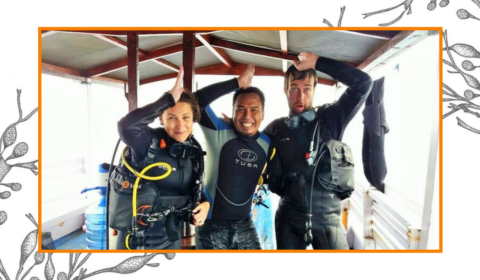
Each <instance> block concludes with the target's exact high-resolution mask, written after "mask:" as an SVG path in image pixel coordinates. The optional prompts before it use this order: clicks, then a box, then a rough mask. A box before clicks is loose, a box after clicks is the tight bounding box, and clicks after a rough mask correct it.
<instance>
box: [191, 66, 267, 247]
mask: <svg viewBox="0 0 480 280" xmlns="http://www.w3.org/2000/svg"><path fill="white" fill-rule="evenodd" d="M254 70H255V67H254V66H253V65H249V66H248V67H247V68H246V69H245V71H244V72H243V73H242V74H241V75H240V76H239V77H238V79H232V80H228V81H225V82H222V83H218V84H214V85H211V86H208V87H206V88H204V89H201V90H199V91H197V92H196V93H195V95H196V96H197V99H198V103H199V104H200V107H201V108H202V117H201V120H200V125H201V127H202V130H203V133H204V135H205V139H206V147H207V160H206V168H205V170H206V172H205V175H206V182H205V189H204V192H205V196H206V197H207V199H208V201H210V205H211V207H210V211H209V213H208V217H207V220H206V221H205V224H204V225H203V226H202V227H199V228H197V232H196V244H197V248H198V249H244V250H245V249H261V247H260V242H259V239H258V235H257V233H256V231H255V227H254V225H253V221H252V219H251V207H252V199H253V194H254V192H255V189H256V186H257V182H258V180H259V178H260V175H261V173H262V171H263V168H264V166H265V163H266V160H267V152H268V148H269V144H270V139H269V138H268V136H267V135H266V134H263V133H260V132H259V131H258V128H259V126H260V124H261V122H262V120H263V110H264V106H265V98H264V95H263V93H262V91H260V90H259V89H258V88H255V87H250V84H251V81H252V77H253V73H254ZM233 91H235V94H234V96H233V119H232V120H231V122H225V121H224V120H223V119H222V118H219V117H217V116H216V115H215V113H214V112H213V111H212V109H211V108H210V106H209V104H210V103H212V102H213V101H214V100H216V99H217V98H219V97H220V96H222V95H225V94H227V93H230V92H233ZM218 93H223V94H218Z"/></svg>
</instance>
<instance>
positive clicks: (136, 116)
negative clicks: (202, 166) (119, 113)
mask: <svg viewBox="0 0 480 280" xmlns="http://www.w3.org/2000/svg"><path fill="white" fill-rule="evenodd" d="M173 106H175V100H174V99H173V97H172V95H171V94H170V93H166V94H165V95H164V96H162V97H161V98H159V99H158V100H157V101H155V102H153V103H151V104H149V105H146V106H144V107H142V108H138V109H136V110H134V111H131V112H130V113H128V114H127V115H126V116H125V117H124V118H122V119H121V120H120V121H119V122H118V133H119V134H120V138H121V139H122V141H123V142H124V143H125V144H127V146H128V147H129V151H128V155H127V156H128V159H129V163H131V165H132V166H135V167H137V172H140V171H141V170H142V168H144V165H145V161H147V158H149V157H153V158H151V159H149V161H150V162H166V163H168V164H169V165H170V166H171V167H172V172H171V173H170V175H169V176H168V177H166V178H165V179H162V180H158V181H149V180H143V179H142V183H141V184H143V185H141V187H140V188H139V191H138V197H137V200H138V202H137V206H138V209H139V210H138V211H137V213H138V212H140V213H143V212H151V208H150V207H158V204H161V203H162V202H163V203H165V201H168V202H167V204H169V203H173V204H175V203H177V204H178V203H180V204H185V205H184V206H188V203H191V200H189V198H192V197H193V195H194V194H193V189H194V177H195V176H194V175H195V174H194V168H197V166H195V165H196V162H195V161H193V160H191V159H189V158H175V157H173V156H172V155H171V154H170V148H171V147H172V145H173V144H175V143H178V142H177V141H175V140H174V139H173V138H171V137H170V136H169V135H168V134H167V133H166V131H165V130H164V129H163V128H157V129H152V128H150V127H148V124H150V123H152V122H153V121H154V120H155V119H157V118H158V117H159V116H160V115H161V114H163V112H164V111H165V110H167V109H168V108H170V107H173ZM152 140H155V142H153V143H156V144H155V145H154V146H155V147H151V143H152ZM193 141H194V139H193V137H189V138H188V139H187V140H186V141H185V142H184V143H186V144H193V143H192V142H193ZM159 143H160V144H159ZM149 153H150V155H149ZM121 164H122V163H120V166H121ZM115 172H118V169H117V170H115ZM127 172H128V171H127ZM164 173H165V169H164V168H163V167H162V166H159V167H155V168H153V169H151V170H149V171H148V172H147V173H146V175H147V176H160V175H163V174H164ZM116 175H117V173H114V175H113V176H112V177H113V180H115V177H116ZM129 175H131V174H129ZM118 176H120V175H118ZM120 178H121V176H120ZM119 183H120V184H116V185H117V186H120V187H121V186H122V184H121V182H119ZM146 184H149V186H148V187H147V186H146ZM127 185H128V184H127ZM124 187H125V186H124ZM126 187H127V188H128V187H129V186H126ZM114 191H115V192H116V193H119V192H121V191H122V190H111V193H112V192H114ZM114 195H115V194H114ZM115 199H117V200H118V199H124V201H123V203H125V204H127V205H128V203H130V204H131V203H132V196H131V195H130V196H125V195H123V196H122V194H121V193H120V194H119V195H117V196H116V198H115ZM142 201H151V204H152V205H148V206H147V205H143V204H144V203H142ZM179 201H180V202H179ZM119 204H121V203H120V202H117V203H115V201H114V202H112V199H111V202H110V207H111V208H112V209H110V210H111V211H110V212H111V213H110V221H111V223H110V224H116V225H123V224H124V223H123V222H122V220H124V219H125V217H124V216H125V215H126V216H128V215H130V216H129V219H128V220H127V221H128V222H127V225H129V224H130V223H131V222H130V221H131V219H132V216H131V212H130V211H131V210H129V211H122V214H121V215H120V213H119V212H120V211H119V210H118V209H119V208H121V205H119ZM165 206H166V207H168V206H170V205H165ZM176 206H178V207H181V206H182V205H176ZM146 207H148V208H146ZM127 208H128V207H125V209H127ZM130 209H131V208H130ZM120 216H121V217H120ZM140 218H141V219H143V220H141V219H140V221H139V223H140V224H144V225H148V226H147V229H146V231H145V238H144V239H142V246H141V247H142V248H141V249H180V248H181V241H180V238H179V237H180V236H181V235H180V234H181V227H180V221H181V220H182V218H185V215H184V217H173V216H172V217H170V218H167V219H166V220H159V221H156V222H154V223H148V222H147V221H146V220H145V219H144V218H143V217H140ZM126 235H127V230H125V228H123V227H122V228H120V229H119V231H118V238H117V247H116V248H117V249H126V244H125V238H126ZM132 249H138V248H132Z"/></svg>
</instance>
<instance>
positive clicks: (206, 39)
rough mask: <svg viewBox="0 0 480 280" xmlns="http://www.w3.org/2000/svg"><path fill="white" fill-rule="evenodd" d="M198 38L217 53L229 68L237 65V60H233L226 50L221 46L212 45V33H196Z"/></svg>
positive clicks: (211, 50)
mask: <svg viewBox="0 0 480 280" xmlns="http://www.w3.org/2000/svg"><path fill="white" fill-rule="evenodd" d="M196 37H197V39H198V40H199V41H200V42H202V44H203V45H204V46H205V47H207V49H208V50H209V51H210V52H211V53H212V54H213V55H215V56H216V57H217V58H218V59H219V60H220V61H221V62H222V63H223V64H225V66H227V67H228V68H233V67H234V66H235V62H233V61H232V60H231V59H230V57H228V55H227V53H226V52H225V50H223V49H221V48H216V47H213V46H212V45H210V35H201V34H197V35H196Z"/></svg>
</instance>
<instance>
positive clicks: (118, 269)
mask: <svg viewBox="0 0 480 280" xmlns="http://www.w3.org/2000/svg"><path fill="white" fill-rule="evenodd" d="M26 216H27V217H28V219H29V220H30V221H31V222H32V223H33V224H34V225H35V227H37V228H38V225H37V222H36V221H35V219H34V218H33V216H32V214H28V215H26ZM37 236H38V229H36V230H33V231H31V232H30V233H28V234H27V236H26V237H25V239H24V240H23V242H22V245H21V246H20V253H21V256H20V264H19V268H18V272H17V276H16V277H15V280H19V279H20V280H23V279H24V278H25V277H27V276H28V274H29V273H30V272H31V270H32V269H33V267H34V266H36V265H40V264H42V263H43V261H44V260H45V254H44V253H39V252H38V251H37V252H35V254H34V260H35V263H34V264H33V265H32V266H31V267H30V268H29V269H28V270H27V271H26V272H25V273H24V274H23V276H22V275H21V274H22V272H23V268H24V265H25V262H26V261H27V260H28V258H29V257H30V256H31V255H32V253H33V251H34V249H35V248H36V247H37ZM2 252H6V251H2ZM56 255H61V256H67V254H56ZM68 255H69V262H68V264H69V271H68V274H67V273H65V272H63V271H62V272H59V273H58V275H57V279H58V280H71V279H73V280H82V279H86V278H89V277H92V276H95V275H98V274H102V273H107V272H111V273H119V274H130V273H134V272H137V271H139V270H140V269H142V268H143V267H144V266H150V267H158V266H159V265H160V264H159V263H149V261H151V260H152V259H153V258H154V257H155V256H157V255H164V256H165V257H166V258H167V260H172V259H173V258H174V257H175V254H174V253H162V254H158V253H153V254H144V255H143V256H133V257H129V258H127V259H125V260H124V261H122V262H121V263H119V264H117V265H116V266H113V267H108V268H103V269H100V270H96V271H93V272H91V273H88V274H87V268H85V267H84V265H85V263H86V262H87V260H88V259H89V258H90V256H91V255H92V253H88V254H86V255H84V256H83V257H81V255H82V253H70V254H68ZM52 256H53V253H48V259H47V262H46V264H45V268H44V275H45V279H46V280H53V279H54V278H55V264H54V261H53V258H52ZM1 257H2V256H0V274H1V275H2V276H3V277H4V279H5V280H10V277H9V276H8V273H7V271H6V270H5V268H4V267H3V264H2V260H1ZM57 263H58V261H57ZM79 269H80V271H79V273H78V275H77V276H74V275H75V273H76V272H77V271H78V270H79ZM72 277H73V278H72ZM0 278H1V277H0ZM30 280H39V278H38V277H37V276H33V277H31V278H30Z"/></svg>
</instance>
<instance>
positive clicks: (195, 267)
mask: <svg viewBox="0 0 480 280" xmlns="http://www.w3.org/2000/svg"><path fill="white" fill-rule="evenodd" d="M400 2H401V1H399V0H388V1H368V2H367V1H353V0H352V1H347V0H344V1H335V2H333V1H319V0H317V1H303V2H285V3H282V2H279V1H238V2H236V3H234V2H228V3H227V2H225V1H182V2H178V1H176V2H174V3H173V4H169V5H165V4H164V2H163V1H143V2H138V1H137V2H132V1H115V2H111V3H106V2H105V3H103V2H101V1H82V2H68V4H70V6H68V7H67V2H65V1H42V2H37V3H27V2H21V3H18V2H16V3H15V2H13V1H9V2H7V3H5V2H3V3H2V4H0V21H1V23H2V26H3V28H2V39H1V44H0V62H1V66H2V67H1V69H0V84H1V85H2V87H1V89H0V90H1V91H0V116H1V117H0V131H3V130H4V129H5V128H6V126H8V125H9V124H10V123H12V122H13V121H15V120H16V118H17V117H18V116H17V110H16V99H15V98H16V93H15V88H16V87H21V88H22V89H23V92H24V94H23V98H22V101H24V102H23V103H22V104H23V106H24V111H25V112H26V111H29V110H31V109H33V108H35V102H37V79H38V64H37V63H38V29H37V28H38V26H157V27H161V26H325V25H324V24H323V23H322V21H323V19H324V18H327V19H328V20H329V21H330V22H332V23H336V22H337V20H338V15H339V13H340V7H341V6H343V5H346V6H347V9H346V12H345V16H344V19H343V24H342V25H343V26H344V27H347V26H377V25H378V24H380V23H384V22H388V21H391V20H392V19H394V18H395V17H396V16H397V15H399V14H400V12H401V9H402V8H401V7H400V8H398V9H396V10H394V11H391V12H389V13H385V14H381V15H377V16H373V17H370V18H368V19H366V20H363V19H362V16H361V13H367V12H372V11H376V10H379V9H384V8H387V7H392V6H395V5H397V4H399V3H400ZM428 2H429V1H428V0H424V1H420V0H414V1H413V4H412V10H413V13H412V14H411V15H406V13H405V15H404V16H403V18H402V19H401V20H400V21H399V22H397V23H396V25H395V26H398V27H401V26H442V27H443V28H444V29H447V30H448V32H449V42H450V43H451V44H453V43H466V44H470V45H473V46H475V47H476V48H477V49H480V38H479V36H478V30H479V27H480V21H476V20H471V19H469V20H460V19H458V18H457V16H456V11H457V10H458V9H459V8H465V9H467V10H468V11H470V12H471V13H472V14H475V15H476V16H477V17H480V8H479V7H477V6H476V5H475V4H473V3H472V2H471V1H467V0H464V1H451V3H450V5H449V6H447V7H446V8H440V7H438V6H437V8H436V9H435V10H434V11H428V10H427V8H426V6H427V4H428ZM456 61H457V64H459V61H461V60H459V59H458V60H456ZM474 63H475V64H476V65H478V64H479V63H478V61H476V62H474ZM477 71H480V70H477ZM473 73H474V74H475V72H473ZM475 75H476V76H477V77H478V74H475ZM18 77H21V78H18ZM444 82H445V83H447V84H448V85H449V86H450V87H452V88H453V89H455V90H456V91H457V92H458V93H459V94H462V93H463V91H464V90H465V89H467V86H466V85H465V83H464V81H463V79H462V78H461V77H460V76H458V75H456V76H455V75H452V74H447V73H446V72H445V78H444ZM477 93H478V92H477ZM11 95H13V97H12V96H11ZM412 102H413V101H412ZM27 108H29V109H27ZM446 110H448V109H446V108H445V111H446ZM455 116H461V117H462V119H463V120H465V121H467V122H468V123H469V124H470V125H472V126H475V127H477V128H479V127H480V122H479V121H478V119H476V118H475V117H473V116H467V115H466V114H459V113H457V114H455ZM10 118H13V119H11V120H9V119H10ZM59 118H68V116H59ZM29 122H30V123H29ZM29 122H27V123H23V124H22V125H25V127H22V129H24V128H25V129H27V128H26V127H27V126H29V125H31V124H33V123H34V121H33V119H32V120H30V121H29ZM444 131H445V132H444V135H443V136H444V137H443V138H444V149H443V150H444V168H443V169H444V170H445V171H444V180H443V182H444V185H443V190H444V192H443V198H444V200H443V208H444V216H443V218H444V219H443V221H444V229H443V233H444V242H443V247H444V253H442V254H438V253H436V254H408V253H407V254H405V253H394V254H358V253H354V254H319V253H317V254H177V256H176V257H175V259H174V260H172V261H166V260H165V259H164V258H163V257H162V256H159V257H157V258H156V259H154V261H153V262H155V260H157V261H158V262H160V263H161V266H160V268H150V267H145V268H143V269H142V270H141V271H140V272H137V273H135V274H132V275H115V274H103V275H101V276H97V278H100V277H102V279H114V278H115V279H131V278H133V277H135V278H136V279H138V278H139V277H142V278H152V279H160V278H170V277H182V278H184V277H185V278H186V277H196V278H199V279H204V278H209V279H223V278H226V277H228V278H233V279H239V278H244V277H262V278H263V277H274V278H295V279H298V278H299V277H315V278H316V277H341V278H350V279H354V278H362V279H363V278H370V279H383V278H390V279H405V278H406V277H409V278H414V279H418V278H426V277H428V278H438V277H442V279H443V278H450V277H455V278H456V279H462V278H466V277H469V278H471V277H472V276H473V277H475V276H476V275H478V272H477V269H476V264H477V263H478V258H476V257H475V254H474V252H475V251H476V250H478V249H479V245H478V232H479V225H478V222H477V220H478V218H477V217H478V213H477V211H476V210H477V209H478V207H476V205H477V201H478V197H479V189H478V186H477V185H478V181H479V180H478V179H479V178H478V176H479V172H478V158H479V155H480V146H479V145H478V144H477V143H478V139H479V137H480V135H477V134H473V133H471V132H469V131H466V130H464V129H462V128H460V127H459V126H457V124H456V120H455V118H454V117H449V118H447V119H446V120H445V122H444ZM36 133H37V131H36V129H35V128H34V127H31V126H30V130H29V131H23V130H22V131H21V132H20V128H19V138H20V137H25V140H22V141H26V142H28V143H29V144H30V152H29V154H27V156H29V157H31V158H32V159H35V157H34V156H33V155H34V153H35V152H36V148H34V147H33V146H34V145H35V139H36V138H35V136H36ZM29 134H30V135H29ZM22 171H24V173H21V174H16V175H15V174H9V176H12V177H10V178H14V179H12V181H19V182H21V183H22V185H23V189H22V190H21V191H20V192H17V193H14V194H13V195H12V197H11V198H9V199H7V200H0V210H5V211H7V212H8V214H9V219H8V221H7V223H5V224H4V225H2V226H0V236H1V237H2V238H0V260H1V261H2V262H3V265H4V266H5V268H6V270H7V272H8V274H9V276H10V278H11V279H13V278H14V276H15V274H16V272H17V269H18V260H19V259H20V245H21V243H22V241H23V239H24V237H25V236H26V235H27V233H28V232H30V231H31V230H34V229H35V228H34V227H33V225H32V224H31V223H30V222H29V221H27V219H26V218H25V217H24V214H26V213H32V214H33V215H34V216H35V217H36V218H37V203H38V202H37V197H36V195H35V194H36V185H35V179H36V178H35V177H33V174H31V172H30V171H28V170H22ZM7 178H9V177H7ZM4 182H7V181H6V180H4ZM8 182H10V181H8ZM2 191H4V189H2ZM127 256H130V255H125V254H94V255H92V256H91V258H90V260H89V261H88V262H87V263H86V265H85V267H87V268H88V271H89V272H91V271H94V270H96V269H99V268H104V267H109V266H114V265H116V264H117V263H118V262H120V261H121V260H123V259H125V258H126V257H127ZM53 260H54V263H55V266H56V268H57V273H58V272H59V271H65V270H66V269H67V265H68V255H67V254H54V255H53ZM476 260H477V261H476ZM32 263H33V260H32V259H29V261H28V262H27V265H26V266H27V267H29V265H30V264H32ZM30 275H32V276H33V275H35V276H38V277H40V278H41V279H43V278H44V276H43V265H42V266H38V267H36V268H35V269H34V270H33V272H32V273H31V274H30ZM2 278H3V277H2ZM27 279H29V277H28V278H27Z"/></svg>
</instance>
